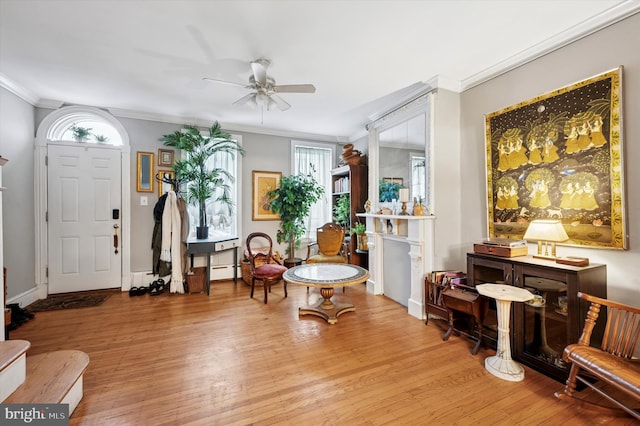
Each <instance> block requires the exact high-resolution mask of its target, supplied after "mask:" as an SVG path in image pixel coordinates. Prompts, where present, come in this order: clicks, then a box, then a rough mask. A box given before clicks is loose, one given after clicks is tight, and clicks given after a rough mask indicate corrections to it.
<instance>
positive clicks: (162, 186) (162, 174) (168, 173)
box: [156, 170, 176, 197]
mask: <svg viewBox="0 0 640 426" xmlns="http://www.w3.org/2000/svg"><path fill="white" fill-rule="evenodd" d="M156 176H158V178H160V180H159V181H158V197H161V196H163V195H164V194H165V193H167V192H169V191H171V190H172V189H173V185H171V184H170V183H169V182H167V181H168V180H172V179H174V178H175V177H176V172H174V171H173V170H158V173H157V174H156Z"/></svg>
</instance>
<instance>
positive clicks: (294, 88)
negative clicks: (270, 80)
mask: <svg viewBox="0 0 640 426" xmlns="http://www.w3.org/2000/svg"><path fill="white" fill-rule="evenodd" d="M273 91H274V93H315V92H316V87H315V86H314V85H313V84H283V85H280V86H273Z"/></svg>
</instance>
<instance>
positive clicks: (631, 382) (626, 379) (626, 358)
mask: <svg viewBox="0 0 640 426" xmlns="http://www.w3.org/2000/svg"><path fill="white" fill-rule="evenodd" d="M578 297H580V298H582V299H584V300H587V301H589V302H591V305H590V306H589V311H588V312H587V319H586V320H585V324H584V329H583V330H582V336H581V337H580V340H579V341H578V343H575V344H571V345H568V346H567V347H566V348H565V350H564V353H563V358H564V360H565V361H566V362H567V363H569V364H570V365H571V371H570V372H569V378H568V379H567V384H566V386H565V388H564V391H563V392H556V393H555V396H556V397H557V398H559V399H562V400H571V401H576V402H578V403H579V404H580V405H581V406H586V404H588V405H590V406H591V407H592V408H595V409H598V410H600V411H606V412H609V413H612V412H613V413H615V412H618V413H624V412H626V413H628V414H630V415H632V416H633V417H635V418H636V419H639V420H640V410H639V409H638V407H635V408H634V407H632V406H631V405H630V404H629V402H628V401H626V398H625V400H624V401H623V397H630V399H631V401H632V402H633V403H637V404H638V406H640V360H639V359H637V358H633V356H634V353H635V351H636V348H637V347H638V342H639V340H640V308H636V307H633V306H628V305H623V304H622V303H616V302H612V301H609V300H606V299H601V298H599V297H595V296H591V295H589V294H585V293H578ZM603 306H604V307H605V309H606V308H608V311H607V315H606V318H607V319H606V326H605V330H604V335H603V337H602V345H601V346H600V347H593V346H590V340H591V333H592V331H593V328H594V327H595V325H596V321H597V320H598V314H599V313H600V309H601V307H603ZM594 379H595V380H594ZM578 381H579V382H581V383H582V384H584V385H586V386H588V387H589V388H591V389H593V390H594V391H595V392H596V393H597V394H599V395H600V396H602V397H603V398H604V399H606V400H608V401H609V402H610V403H611V404H607V405H603V404H600V403H595V402H593V401H587V400H586V399H584V398H583V397H581V396H580V395H578V392H577V391H576V385H577V383H578ZM602 384H606V385H609V386H610V387H611V391H607V390H606V389H607V388H606V387H603V386H602ZM613 390H615V391H616V392H618V393H616V395H614V394H613V393H614V392H613Z"/></svg>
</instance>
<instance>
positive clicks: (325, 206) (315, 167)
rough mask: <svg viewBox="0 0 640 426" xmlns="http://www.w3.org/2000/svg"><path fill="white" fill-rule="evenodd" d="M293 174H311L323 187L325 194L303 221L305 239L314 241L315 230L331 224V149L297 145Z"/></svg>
mask: <svg viewBox="0 0 640 426" xmlns="http://www.w3.org/2000/svg"><path fill="white" fill-rule="evenodd" d="M294 166H295V167H294V168H295V170H294V174H311V175H312V176H313V177H314V178H315V179H316V181H317V182H318V183H319V184H320V185H322V186H324V190H325V193H324V195H323V196H322V197H321V198H320V201H318V202H317V203H315V204H314V205H313V206H312V207H311V213H310V214H309V217H308V218H307V220H306V221H305V228H306V230H307V232H306V237H307V238H312V239H314V240H315V236H316V229H317V228H319V227H321V226H322V225H324V224H325V223H327V222H331V217H332V215H331V203H330V202H329V199H330V195H331V168H332V158H331V149H329V148H317V147H308V146H301V145H297V146H296V147H295V161H294Z"/></svg>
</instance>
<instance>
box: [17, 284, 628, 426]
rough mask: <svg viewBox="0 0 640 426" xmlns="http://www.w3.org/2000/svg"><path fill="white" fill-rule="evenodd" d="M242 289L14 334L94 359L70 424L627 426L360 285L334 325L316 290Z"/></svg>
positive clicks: (47, 316) (350, 291)
mask: <svg viewBox="0 0 640 426" xmlns="http://www.w3.org/2000/svg"><path fill="white" fill-rule="evenodd" d="M288 288H289V297H288V298H286V299H284V298H283V291H282V285H277V286H275V287H274V288H273V291H272V293H271V294H270V296H269V304H268V305H264V304H263V303H262V297H260V296H259V295H260V291H257V294H258V297H256V298H254V299H250V298H249V287H248V286H246V285H245V284H244V283H242V282H241V281H240V282H239V283H238V284H237V285H234V284H233V282H216V283H214V284H213V285H212V293H211V296H210V297H207V296H205V295H203V294H194V295H169V294H163V295H161V296H156V297H152V296H149V295H145V296H140V297H129V295H128V293H122V294H120V293H118V294H116V295H114V296H111V297H110V298H109V299H108V300H107V301H106V302H105V303H103V304H102V305H101V306H98V307H93V308H83V309H73V310H66V311H64V310H63V311H51V312H39V313H37V314H36V317H35V319H33V320H31V321H28V322H27V323H25V324H23V325H22V326H21V327H19V328H18V329H16V330H15V331H13V332H12V333H11V338H12V339H24V340H28V341H30V342H31V349H30V350H29V354H30V355H35V354H38V353H43V352H48V351H53V350H59V349H78V350H82V351H84V352H86V353H87V354H89V357H90V363H89V367H88V369H87V371H86V373H85V376H84V377H85V378H84V398H83V399H82V401H81V402H80V404H79V405H78V408H77V409H76V411H75V413H74V414H73V416H72V418H71V424H72V425H110V426H111V425H218V424H220V425H236V424H237V425H247V424H252V425H271V424H282V425H288V424H290V425H302V424H304V425H320V424H326V425H337V424H362V425H383V424H393V425H399V424H406V425H426V424H429V425H440V424H442V425H449V424H491V425H495V424H498V425H501V424H504V425H507V424H508V425H513V424H523V425H528V424H534V425H537V424H576V425H587V424H588V425H594V424H616V425H618V424H620V425H631V424H634V420H633V419H632V418H631V417H618V418H616V417H608V416H603V415H597V414H594V413H593V412H592V411H586V410H580V409H578V408H577V407H575V406H573V405H570V404H567V403H565V402H562V401H558V400H557V399H556V398H554V396H553V392H554V391H558V390H561V389H562V384H561V383H558V382H556V381H554V380H552V379H550V378H548V377H546V376H544V375H542V374H540V373H538V372H536V371H533V370H531V369H529V368H525V369H526V373H525V374H526V377H525V380H524V381H522V382H518V383H513V382H507V381H504V380H500V379H498V378H496V377H494V376H492V375H490V374H489V373H487V371H486V370H485V369H484V358H485V357H486V356H488V355H493V354H494V351H492V350H488V349H484V348H482V349H480V352H479V353H478V355H476V356H472V355H471V354H470V352H469V351H470V348H471V347H472V345H473V342H471V341H469V340H467V339H466V338H463V337H455V336H452V337H451V338H450V339H449V341H447V342H443V341H442V340H441V336H442V331H443V328H444V327H443V324H438V321H430V322H429V325H428V326H425V325H424V323H423V322H422V321H419V320H417V319H415V318H413V317H411V316H409V315H408V314H407V312H406V308H405V307H403V306H401V305H399V304H397V303H395V302H394V301H392V300H390V299H388V298H386V297H384V296H374V295H371V294H367V293H366V292H365V289H364V286H355V287H349V288H347V290H346V293H344V294H343V293H342V292H336V295H335V296H334V298H335V299H337V300H344V301H349V302H351V303H354V304H355V306H356V311H355V312H351V313H345V314H344V315H342V316H341V317H340V318H339V320H338V323H337V324H335V325H329V324H327V323H326V322H325V321H324V320H322V319H320V318H316V317H311V316H305V317H301V318H298V306H301V305H304V304H306V303H307V301H308V300H310V301H315V300H316V299H317V298H318V297H319V295H318V293H317V292H313V291H312V292H311V293H309V294H307V291H306V288H305V287H298V286H294V285H290V286H289V287H288Z"/></svg>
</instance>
